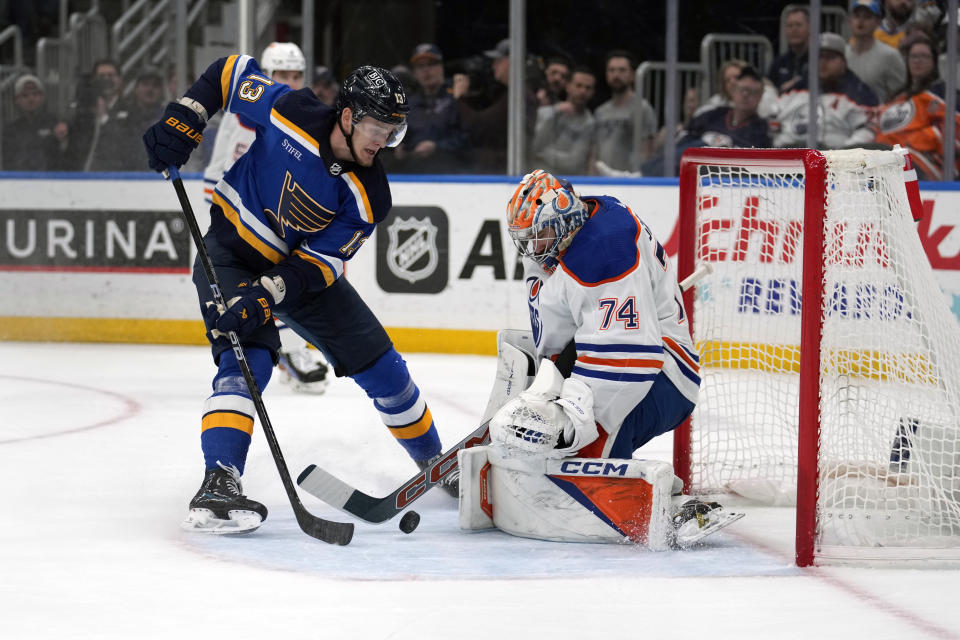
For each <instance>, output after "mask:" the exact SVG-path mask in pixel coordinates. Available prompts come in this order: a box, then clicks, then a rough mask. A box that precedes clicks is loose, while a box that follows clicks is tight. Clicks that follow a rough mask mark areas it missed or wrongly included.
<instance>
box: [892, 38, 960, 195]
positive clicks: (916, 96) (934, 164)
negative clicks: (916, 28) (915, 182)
mask: <svg viewBox="0 0 960 640" xmlns="http://www.w3.org/2000/svg"><path fill="white" fill-rule="evenodd" d="M904 45H905V46H904V47H903V51H904V53H905V55H906V58H907V84H906V86H904V88H903V89H902V90H901V91H900V92H899V93H898V94H897V95H896V96H895V97H894V98H893V100H891V101H890V102H888V103H887V104H885V105H884V106H883V111H882V112H881V114H880V133H879V135H878V136H877V142H880V143H885V144H891V145H893V144H899V145H902V146H904V147H906V148H907V149H908V150H909V151H910V155H911V156H912V157H913V164H914V166H915V167H916V170H917V175H918V177H919V178H920V179H921V180H940V179H942V177H943V130H944V123H945V114H946V106H947V105H946V102H945V96H946V93H945V92H946V88H945V86H944V83H943V82H942V81H941V80H940V74H939V72H938V71H937V55H936V50H935V48H934V46H933V43H932V42H930V40H928V39H927V38H923V37H919V38H917V39H915V40H911V41H907V42H905V43H904ZM953 118H954V120H955V121H956V122H957V127H956V131H957V133H958V134H960V118H958V117H957V114H956V113H954V114H953ZM953 144H954V146H955V147H956V146H957V140H956V138H955V139H954V143H953ZM955 157H960V154H957V155H955Z"/></svg>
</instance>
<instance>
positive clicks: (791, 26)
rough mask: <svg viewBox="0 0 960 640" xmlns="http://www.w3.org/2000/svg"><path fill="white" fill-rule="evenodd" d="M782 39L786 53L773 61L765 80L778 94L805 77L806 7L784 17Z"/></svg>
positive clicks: (807, 20) (808, 38)
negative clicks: (771, 84)
mask: <svg viewBox="0 0 960 640" xmlns="http://www.w3.org/2000/svg"><path fill="white" fill-rule="evenodd" d="M783 37H784V39H785V40H786V41H787V51H786V52H785V53H783V55H780V56H778V57H777V58H776V59H774V61H773V62H772V63H771V64H770V69H769V71H768V72H767V78H769V79H770V82H772V83H773V86H774V87H775V88H776V89H777V92H778V93H780V94H783V93H785V92H787V91H789V90H790V89H792V88H793V87H794V85H796V84H797V83H798V82H800V80H801V79H803V78H806V77H807V64H808V53H809V52H808V51H807V43H808V42H809V40H810V14H809V13H808V12H807V8H806V7H797V8H795V9H792V10H791V11H790V12H789V13H787V15H785V16H784V21H783Z"/></svg>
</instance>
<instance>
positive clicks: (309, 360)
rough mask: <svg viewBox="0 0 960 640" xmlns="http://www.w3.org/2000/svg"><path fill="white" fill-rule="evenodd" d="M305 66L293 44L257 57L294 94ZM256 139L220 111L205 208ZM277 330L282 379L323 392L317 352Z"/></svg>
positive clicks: (236, 118) (277, 45)
mask: <svg viewBox="0 0 960 640" xmlns="http://www.w3.org/2000/svg"><path fill="white" fill-rule="evenodd" d="M306 66H307V63H306V59H305V58H304V57H303V52H302V51H301V50H300V47H298V46H297V45H295V44H293V43H292V42H271V43H270V44H269V45H267V48H266V49H264V50H263V54H262V55H261V56H260V68H261V69H262V70H263V71H264V73H266V74H267V75H268V76H270V78H271V79H272V80H274V81H275V82H279V83H281V84H285V85H287V86H289V87H290V88H291V89H293V90H294V91H296V90H298V89H301V88H303V71H304V69H306ZM256 137H257V132H256V129H255V128H254V125H253V123H251V122H247V121H245V120H244V119H243V118H241V117H240V115H238V114H236V113H233V112H231V111H224V112H223V116H222V118H221V120H220V126H219V127H217V137H216V140H215V141H214V145H213V153H212V154H211V155H210V164H209V165H207V168H206V169H205V170H204V172H203V183H204V184H203V194H204V200H206V202H207V205H209V204H210V203H211V198H212V196H213V189H214V187H216V186H217V183H218V182H220V179H221V178H222V177H223V174H225V173H226V172H227V171H229V169H230V167H232V166H233V164H234V163H235V162H236V161H237V160H239V159H240V156H242V155H243V154H245V153H246V152H247V149H249V148H250V145H251V144H253V141H254V140H255V139H256ZM277 327H278V328H279V329H280V342H281V345H282V346H281V349H280V352H279V353H278V354H277V355H278V357H279V362H278V364H277V366H279V367H280V371H281V372H282V374H283V375H282V377H281V380H283V381H284V382H286V383H287V384H289V385H290V386H291V387H293V389H294V390H296V391H304V392H307V393H323V392H324V391H325V390H326V387H327V372H328V370H329V367H328V366H327V364H326V362H324V360H323V357H322V356H321V355H320V352H319V351H317V350H316V349H310V348H308V347H307V343H306V341H305V340H304V339H303V338H301V337H300V336H299V335H297V334H296V333H295V332H294V331H293V330H292V329H290V327H288V326H286V325H285V324H283V323H282V322H280V321H277Z"/></svg>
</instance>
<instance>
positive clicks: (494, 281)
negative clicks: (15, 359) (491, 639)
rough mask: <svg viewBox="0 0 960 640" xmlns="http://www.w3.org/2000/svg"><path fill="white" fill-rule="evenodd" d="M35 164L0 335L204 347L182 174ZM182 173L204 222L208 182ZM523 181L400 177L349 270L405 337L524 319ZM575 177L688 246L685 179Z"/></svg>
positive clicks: (665, 240)
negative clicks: (389, 206)
mask: <svg viewBox="0 0 960 640" xmlns="http://www.w3.org/2000/svg"><path fill="white" fill-rule="evenodd" d="M22 175H23V174H18V175H17V177H0V189H2V192H3V194H4V196H3V198H2V199H0V286H2V290H3V292H4V294H5V296H6V297H7V299H10V300H16V301H17V305H16V306H11V305H8V306H7V307H6V308H5V311H4V313H5V317H0V338H2V339H7V340H79V341H83V340H89V341H103V340H109V341H117V342H164V343H183V344H202V343H203V340H204V338H203V330H202V325H201V323H200V321H199V319H198V317H199V316H198V311H197V298H196V293H195V290H194V287H193V284H192V283H191V281H190V265H191V264H192V255H193V251H192V247H191V246H190V237H189V233H188V232H187V230H186V229H185V227H184V226H183V225H182V221H181V220H180V218H179V216H180V210H179V204H178V201H177V198H176V195H175V193H174V190H173V187H172V186H171V185H170V183H168V182H166V181H164V180H162V179H161V178H160V177H159V176H149V175H142V176H140V175H138V176H136V177H133V175H132V174H129V175H124V176H123V178H129V179H119V178H117V177H107V176H95V175H84V176H70V177H69V178H68V177H64V178H62V179H49V178H43V179H33V178H23V177H20V176H22ZM184 183H185V185H186V187H187V191H188V193H189V194H190V197H191V200H192V203H193V207H194V211H195V212H196V214H197V217H198V221H199V223H200V226H201V228H206V225H207V224H208V221H209V215H208V213H207V211H206V207H205V206H204V203H203V187H202V181H201V180H200V179H199V177H196V178H193V177H191V178H188V179H185V181H184ZM515 186H516V184H515V181H514V180H512V179H508V178H499V177H497V178H493V177H490V178H486V177H484V178H476V179H470V178H462V179H461V178H450V177H444V178H437V179H436V180H430V179H413V178H410V177H406V176H404V177H400V176H392V179H391V188H392V192H393V200H394V209H393V210H392V211H391V213H390V215H389V216H388V217H387V219H386V220H384V222H383V223H381V225H380V226H379V227H378V229H377V231H376V233H375V234H374V237H373V238H371V241H370V242H368V243H367V244H366V245H365V246H364V247H363V248H362V249H361V250H360V251H358V252H357V253H356V255H355V256H354V257H353V259H352V260H350V262H349V263H348V264H347V268H346V274H347V277H348V278H349V279H350V281H351V283H352V284H353V285H354V287H356V288H357V290H358V291H360V293H361V294H362V295H363V297H364V299H365V300H366V302H367V304H368V305H369V306H370V307H371V309H372V310H373V311H374V313H376V314H377V316H378V317H379V318H380V320H381V322H382V323H383V324H384V326H385V327H387V328H388V331H390V333H391V336H392V337H393V338H394V340H395V342H396V343H397V346H398V347H399V348H401V349H406V350H425V351H440V352H443V351H452V352H466V353H487V354H489V353H494V352H495V339H494V336H495V333H496V331H497V330H498V329H501V328H505V327H511V328H525V327H526V326H527V323H528V315H527V309H526V300H525V296H524V290H523V284H522V277H521V272H520V267H519V263H518V260H517V256H516V250H515V249H514V246H513V243H512V242H511V240H510V238H509V236H508V235H507V233H506V225H505V222H504V217H503V215H504V214H503V212H504V206H505V204H506V202H507V199H508V198H509V196H510V195H511V193H512V192H513V190H514V189H515ZM574 186H575V187H576V188H577V190H578V191H579V192H580V193H581V195H591V194H607V195H613V196H615V197H618V198H620V199H621V200H622V201H623V202H625V203H626V204H627V205H629V206H630V207H631V208H632V209H633V210H634V212H636V213H637V214H638V215H639V216H640V217H641V218H642V219H643V220H644V221H645V222H646V224H647V226H648V227H649V228H650V229H652V231H653V233H654V234H655V235H656V236H657V238H658V240H659V241H660V242H661V244H663V246H664V248H665V249H666V251H667V253H668V254H669V255H670V256H671V257H674V256H676V252H677V248H678V237H677V224H676V223H677V206H678V202H679V197H678V187H677V185H676V182H675V181H671V180H638V181H634V182H632V183H630V184H626V183H618V182H614V181H611V180H609V179H598V178H582V179H580V180H579V181H578V180H574ZM921 192H922V197H923V201H924V210H925V216H924V218H923V219H922V220H921V221H920V222H919V223H918V225H917V226H916V231H917V233H918V234H919V236H920V240H921V243H922V245H923V248H924V251H925V252H926V255H927V258H928V259H929V261H930V263H931V264H932V266H933V268H934V270H935V275H936V277H937V281H938V283H939V285H940V287H941V289H942V291H943V296H944V304H946V305H948V306H949V307H950V308H951V309H952V311H953V313H954V314H955V315H958V316H960V231H958V230H957V227H958V226H960V185H956V184H948V185H942V184H938V183H924V184H922V185H921ZM680 275H681V276H683V275H685V274H680ZM788 294H789V292H787V294H784V295H786V296H787V300H788V302H789V295H788ZM758 295H759V294H758ZM145 309H149V310H150V312H149V314H148V313H145V311H144V310H145Z"/></svg>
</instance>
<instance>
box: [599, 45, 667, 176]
mask: <svg viewBox="0 0 960 640" xmlns="http://www.w3.org/2000/svg"><path fill="white" fill-rule="evenodd" d="M636 70H637V61H636V58H634V56H633V54H632V53H630V52H629V51H623V50H615V51H610V52H608V53H607V55H606V63H605V64H604V71H605V73H606V80H607V87H609V88H610V99H609V100H607V101H606V102H604V103H603V104H601V105H600V106H599V107H597V108H596V110H595V111H594V113H593V116H594V118H596V121H597V134H596V138H595V141H594V148H593V151H592V152H591V159H590V162H589V167H590V170H591V173H594V174H601V175H603V174H611V175H612V173H611V172H622V171H629V172H635V171H639V169H640V165H641V164H642V163H644V162H646V160H647V159H648V158H649V157H650V154H651V153H652V152H653V138H654V136H655V135H656V134H657V116H656V113H654V111H653V107H652V106H650V103H649V102H647V101H646V100H644V99H643V97H642V96H641V95H640V94H638V93H636V92H635V91H634V90H633V82H634V77H635V75H636V74H635V72H636Z"/></svg>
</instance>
